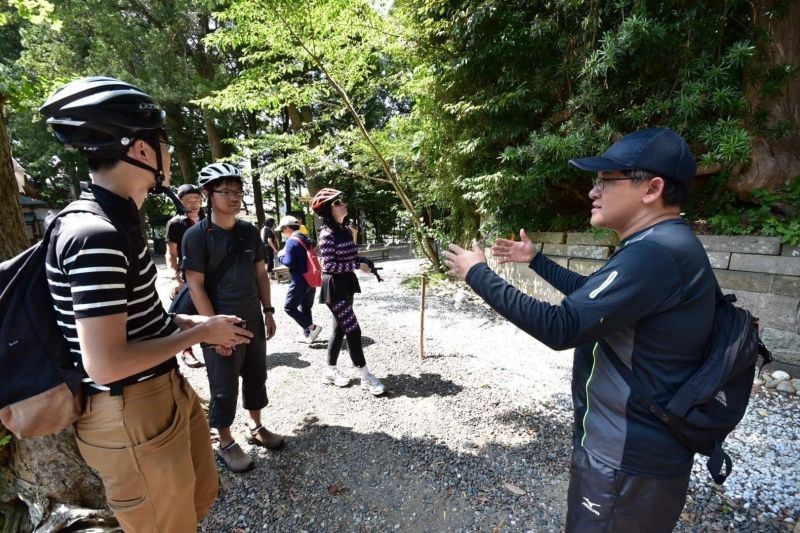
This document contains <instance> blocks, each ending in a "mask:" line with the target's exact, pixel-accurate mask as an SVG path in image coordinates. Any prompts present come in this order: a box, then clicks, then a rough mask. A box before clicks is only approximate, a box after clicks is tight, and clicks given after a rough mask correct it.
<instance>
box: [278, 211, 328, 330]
mask: <svg viewBox="0 0 800 533" xmlns="http://www.w3.org/2000/svg"><path fill="white" fill-rule="evenodd" d="M278 231H280V232H281V234H282V235H283V237H284V239H285V240H286V244H285V245H284V247H283V249H282V250H281V251H280V252H278V261H280V262H281V264H282V265H284V266H286V267H287V268H288V269H289V273H290V274H291V281H290V282H289V290H288V291H286V301H285V302H284V304H283V310H284V311H286V314H287V315H289V316H290V317H291V318H292V320H294V321H295V322H297V325H299V326H300V327H301V328H303V341H304V342H307V343H309V344H311V343H312V342H314V341H315V340H317V337H319V334H320V332H322V326H318V325H316V324H314V318H313V316H312V314H311V308H312V307H313V306H314V296H315V295H316V293H317V289H316V288H315V287H312V286H311V285H309V284H308V282H307V281H306V279H305V277H304V276H303V274H304V273H305V272H307V271H308V258H307V257H306V248H313V246H314V243H313V242H311V239H309V238H308V237H307V236H306V235H303V233H302V232H301V231H300V221H299V220H298V219H297V218H295V217H293V216H292V215H286V216H284V217H282V218H281V221H280V223H279V224H278Z"/></svg>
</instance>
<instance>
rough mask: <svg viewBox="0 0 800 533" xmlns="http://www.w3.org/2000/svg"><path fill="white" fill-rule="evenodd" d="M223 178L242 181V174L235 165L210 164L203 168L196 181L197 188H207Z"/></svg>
mask: <svg viewBox="0 0 800 533" xmlns="http://www.w3.org/2000/svg"><path fill="white" fill-rule="evenodd" d="M223 178H234V179H237V180H239V181H242V172H241V171H240V170H239V167H237V166H236V165H231V164H230V163H211V164H210V165H206V166H205V167H203V170H201V171H200V177H199V178H198V179H197V186H198V187H200V188H201V189H204V188H205V187H208V186H209V185H211V184H212V183H214V182H215V181H217V180H221V179H223Z"/></svg>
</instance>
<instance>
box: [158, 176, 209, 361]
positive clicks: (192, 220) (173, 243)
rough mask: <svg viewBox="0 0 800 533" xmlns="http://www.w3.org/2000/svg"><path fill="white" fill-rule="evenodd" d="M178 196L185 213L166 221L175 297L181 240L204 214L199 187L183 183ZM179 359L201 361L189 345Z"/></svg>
mask: <svg viewBox="0 0 800 533" xmlns="http://www.w3.org/2000/svg"><path fill="white" fill-rule="evenodd" d="M178 198H180V200H181V203H183V206H184V207H185V208H186V214H185V215H181V214H178V215H175V216H174V217H172V218H171V219H169V221H168V222H167V230H166V237H167V239H166V240H167V256H166V261H167V268H169V269H170V270H171V271H172V279H173V282H174V285H173V287H172V292H171V293H170V296H171V297H173V298H174V297H175V295H176V294H178V291H179V290H180V289H181V287H183V283H184V279H183V272H182V271H181V269H180V259H181V257H183V256H182V254H181V241H182V240H183V235H184V234H185V233H186V230H187V229H189V228H191V227H192V226H194V225H195V224H197V223H198V222H199V221H200V220H201V219H202V218H203V217H204V216H205V215H204V214H203V210H202V209H201V206H202V205H203V197H202V196H201V194H200V189H198V188H197V187H196V186H194V185H192V184H190V183H184V184H183V185H181V186H180V187H178ZM181 360H182V361H183V364H185V365H186V366H188V367H189V368H200V367H202V366H204V365H203V362H202V361H200V360H198V359H197V357H195V355H194V350H193V349H192V347H191V346H189V347H188V348H186V349H185V350H183V352H182V353H181Z"/></svg>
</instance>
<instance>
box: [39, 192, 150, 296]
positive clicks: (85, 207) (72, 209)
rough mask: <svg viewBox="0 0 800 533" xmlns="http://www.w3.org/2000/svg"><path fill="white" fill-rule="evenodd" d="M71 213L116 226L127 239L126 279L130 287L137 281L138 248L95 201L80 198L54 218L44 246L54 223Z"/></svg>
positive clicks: (44, 239)
mask: <svg viewBox="0 0 800 533" xmlns="http://www.w3.org/2000/svg"><path fill="white" fill-rule="evenodd" d="M70 213H91V214H93V215H96V216H98V217H100V218H102V219H103V220H107V221H108V222H109V223H111V224H112V225H113V226H114V228H116V230H117V231H118V232H119V233H121V234H122V235H123V236H124V237H125V242H126V244H127V245H128V253H127V259H128V266H129V267H130V268H128V273H127V277H126V279H127V283H128V285H129V286H130V285H131V284H132V283H133V280H134V279H135V278H134V273H135V272H136V268H135V267H136V261H135V260H136V259H138V257H139V254H138V253H136V248H135V246H134V245H133V241H132V240H131V238H130V236H129V235H128V232H127V231H125V229H123V228H121V227H119V225H118V224H117V223H115V222H114V220H113V219H112V218H111V217H109V216H108V215H107V214H106V212H105V211H103V208H102V207H100V204H98V203H97V202H95V201H94V200H89V199H87V198H79V199H77V200H75V201H74V202H71V203H70V204H69V205H67V207H65V208H64V209H62V210H61V211H59V212H58V214H57V215H56V216H55V217H54V218H53V220H51V221H50V224H49V225H48V226H47V229H46V230H45V232H44V237H42V241H41V242H42V246H47V244H48V243H49V242H50V234H51V233H52V231H53V228H54V227H55V224H54V222H55V221H56V219H57V218H61V217H63V216H65V215H68V214H70ZM129 288H130V287H129Z"/></svg>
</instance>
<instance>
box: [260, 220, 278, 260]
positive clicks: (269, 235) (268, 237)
mask: <svg viewBox="0 0 800 533" xmlns="http://www.w3.org/2000/svg"><path fill="white" fill-rule="evenodd" d="M261 240H262V242H263V243H264V251H265V252H266V254H267V255H271V254H274V253H275V250H273V249H272V247H271V246H270V245H269V243H270V242H272V244H273V245H274V246H275V248H277V247H278V239H276V238H275V231H274V230H273V229H272V228H270V227H267V226H264V227H263V228H261Z"/></svg>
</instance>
